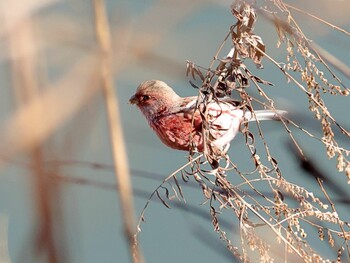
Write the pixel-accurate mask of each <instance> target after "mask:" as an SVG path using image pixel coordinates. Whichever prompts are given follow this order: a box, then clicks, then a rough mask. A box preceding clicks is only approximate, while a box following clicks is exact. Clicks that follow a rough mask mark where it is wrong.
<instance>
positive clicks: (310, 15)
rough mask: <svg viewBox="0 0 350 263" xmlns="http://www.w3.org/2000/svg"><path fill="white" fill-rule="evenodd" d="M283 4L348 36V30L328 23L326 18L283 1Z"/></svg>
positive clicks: (349, 34)
mask: <svg viewBox="0 0 350 263" xmlns="http://www.w3.org/2000/svg"><path fill="white" fill-rule="evenodd" d="M284 5H285V6H286V7H288V8H289V9H292V10H295V11H297V12H299V13H302V14H304V15H307V16H309V17H312V18H313V19H316V20H317V21H319V22H321V23H324V24H326V25H327V26H330V27H331V28H333V29H336V30H338V31H340V32H342V33H344V34H346V35H348V36H350V32H348V31H346V30H345V29H342V28H340V27H338V26H335V25H333V24H332V23H329V22H327V21H326V20H323V19H322V18H319V17H317V16H315V15H313V14H310V13H308V12H305V11H304V10H301V9H299V8H297V7H295V6H291V5H288V4H286V3H284Z"/></svg>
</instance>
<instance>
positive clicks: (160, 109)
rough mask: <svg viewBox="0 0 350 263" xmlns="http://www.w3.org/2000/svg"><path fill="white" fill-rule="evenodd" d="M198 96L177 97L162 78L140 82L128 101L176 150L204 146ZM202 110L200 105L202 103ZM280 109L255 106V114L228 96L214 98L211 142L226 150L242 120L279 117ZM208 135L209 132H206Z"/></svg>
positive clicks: (208, 119) (210, 110) (209, 118)
mask: <svg viewBox="0 0 350 263" xmlns="http://www.w3.org/2000/svg"><path fill="white" fill-rule="evenodd" d="M197 99H198V96H192V97H180V96H179V95H178V94H177V93H176V92H175V91H174V90H173V89H172V88H171V87H170V86H169V85H168V84H166V83H165V82H163V81H161V80H147V81H145V82H143V83H141V84H140V85H139V86H138V88H137V90H136V92H135V94H134V95H132V97H131V98H130V99H129V103H131V104H134V105H136V106H137V107H138V108H139V110H140V111H141V112H142V114H143V115H144V116H145V118H146V119H147V121H148V123H149V125H150V127H151V128H152V129H153V130H154V131H155V132H156V134H157V135H158V137H159V139H160V140H161V141H162V142H163V143H164V144H165V145H166V146H168V147H170V148H172V149H176V150H182V151H189V150H193V149H195V150H196V151H198V152H203V151H204V150H205V144H206V140H205V139H204V136H203V127H204V122H203V118H204V115H203V113H201V112H200V109H199V108H198V107H197ZM202 110H203V105H202ZM286 113H287V112H286V111H283V110H256V111H254V114H253V113H252V112H251V111H249V110H243V109H242V107H239V102H237V101H234V100H233V99H232V98H230V97H226V98H217V99H215V100H212V101H211V102H209V103H208V104H207V106H206V117H205V118H206V127H207V128H208V129H209V134H210V136H209V137H210V145H211V147H216V148H217V149H219V150H222V151H224V150H226V149H227V148H228V147H229V145H230V142H231V141H232V140H233V139H234V138H235V137H236V135H237V134H238V132H239V130H240V126H241V124H242V123H243V122H244V121H256V120H259V121H261V120H279V119H281V118H282V116H283V115H285V114H286ZM207 137H208V136H207Z"/></svg>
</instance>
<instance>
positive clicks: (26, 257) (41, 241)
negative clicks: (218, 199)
mask: <svg viewBox="0 0 350 263" xmlns="http://www.w3.org/2000/svg"><path fill="white" fill-rule="evenodd" d="M285 2H286V3H289V4H291V5H293V6H295V7H298V8H300V9H302V10H304V11H307V12H310V13H312V14H314V15H317V16H318V17H320V18H323V19H325V20H327V21H328V22H330V23H333V24H335V25H337V26H339V27H342V28H344V29H346V30H349V29H350V21H349V12H348V10H349V9H350V2H349V1H348V0H344V1H341V0H338V1H335V0H309V1H303V0H300V1H285ZM105 4H106V7H107V11H108V18H109V25H110V30H111V36H112V51H113V56H112V63H113V84H114V90H115V91H116V94H117V100H118V102H119V113H120V116H121V119H122V121H121V127H122V130H123V132H124V139H125V144H126V148H127V156H128V162H129V166H130V174H131V179H132V187H133V189H134V197H135V200H134V202H135V214H136V218H138V217H139V215H140V212H141V210H142V208H143V206H144V205H145V203H146V201H147V199H148V198H149V197H150V195H151V193H152V192H153V191H154V189H155V188H156V187H157V186H158V185H159V184H160V183H161V182H162V180H163V179H164V178H165V177H166V176H168V175H169V174H171V173H172V172H173V171H175V170H176V169H178V168H179V167H181V166H182V165H183V164H185V163H186V162H187V153H186V152H180V151H174V150H171V149H168V148H166V147H165V146H164V145H163V144H162V143H161V142H160V141H159V140H158V138H157V137H156V135H155V134H154V133H153V131H152V130H151V129H150V128H149V127H148V124H147V122H146V120H145V119H144V118H143V116H141V114H140V112H139V111H138V110H137V108H136V107H133V106H132V105H130V104H128V100H129V98H130V96H131V95H133V93H134V92H135V90H136V88H137V86H138V84H139V83H140V82H143V81H145V80H148V79H160V80H163V81H165V82H167V83H168V84H169V85H170V86H172V87H173V88H174V89H175V90H176V92H178V93H179V94H180V95H182V96H189V95H196V94H197V90H195V89H193V88H192V87H191V86H190V85H189V83H188V79H187V77H186V74H185V73H186V60H190V61H193V62H195V63H196V64H199V65H201V66H203V67H208V66H209V64H210V62H211V60H212V58H213V56H214V54H215V53H216V51H217V49H218V47H219V46H220V44H221V42H222V41H223V39H224V37H225V36H226V34H227V32H228V31H229V28H230V26H231V25H233V24H234V23H235V22H236V21H235V19H234V18H233V16H232V14H231V11H230V4H231V1H224V0H223V1H205V0H202V1H199V0H195V1H182V0H177V1H171V0H161V1H152V0H149V1H141V0H131V1H127V0H114V1H105ZM93 8H94V6H93V3H92V2H90V1H83V0H70V1H63V0H32V1H19V0H13V1H4V0H2V1H1V2H0V21H1V23H0V47H1V48H0V85H1V88H0V90H1V96H0V121H1V130H0V133H1V138H0V158H1V159H0V165H1V166H0V168H1V171H0V263H5V262H6V263H9V262H72V263H73V262H84V263H95V262H130V256H129V250H128V246H127V243H126V241H125V238H124V229H123V226H122V220H121V218H122V217H121V210H120V206H119V202H118V198H119V197H118V193H117V191H116V187H115V184H116V180H115V176H114V172H113V157H112V151H111V142H110V139H109V133H108V121H107V118H106V110H105V100H104V96H103V92H102V87H101V86H102V84H101V81H100V79H99V74H100V73H99V68H100V64H99V59H98V56H99V47H98V42H97V40H96V33H95V20H94V10H93ZM292 14H293V15H294V17H295V19H296V21H298V23H299V25H300V27H301V28H302V30H303V31H304V32H305V34H306V36H307V37H308V38H309V39H312V40H313V41H314V42H315V43H317V45H318V46H320V47H322V48H323V49H325V50H327V51H328V52H329V53H331V54H332V55H333V56H334V57H336V58H338V59H339V60H341V61H342V62H343V63H344V64H345V65H346V64H349V63H348V61H349V59H350V52H349V44H350V40H349V36H347V35H346V34H342V33H341V32H339V31H337V30H334V29H332V28H331V27H329V26H326V25H325V24H322V23H321V22H320V21H317V20H314V19H311V18H310V17H309V16H305V15H303V14H300V13H297V12H293V11H292ZM255 33H256V34H258V35H260V36H261V37H262V39H263V41H264V43H265V45H266V49H267V53H268V54H269V55H270V56H271V57H273V58H274V59H275V60H276V61H285V58H286V51H285V48H284V47H280V48H277V34H276V30H275V29H274V26H273V25H272V24H271V23H270V21H267V20H266V19H264V18H263V17H259V18H258V23H257V24H256V28H255ZM227 51H228V50H227ZM225 52H226V51H224V53H225ZM263 65H264V69H262V70H257V69H256V68H255V66H254V65H251V67H252V71H253V72H254V73H255V74H256V75H258V76H260V77H262V78H263V79H265V80H267V81H269V82H272V83H274V84H275V86H272V87H270V86H264V91H265V92H266V93H267V94H268V95H269V96H271V97H272V98H273V99H274V100H275V106H276V108H280V109H286V110H288V111H290V112H291V113H292V114H293V116H294V120H296V121H297V122H298V123H300V124H301V126H302V127H304V128H306V129H308V130H310V131H312V132H313V133H314V134H316V135H317V136H319V137H321V136H322V134H321V132H320V128H319V124H318V123H317V122H316V121H314V119H313V114H312V113H310V112H309V111H308V99H307V97H306V96H305V94H304V93H303V92H301V91H300V90H299V89H298V88H297V87H296V86H295V85H294V84H293V83H288V82H287V81H286V79H285V77H284V76H283V74H282V73H281V72H280V71H279V70H277V69H276V68H275V66H274V65H273V64H272V63H271V62H269V61H268V60H267V59H264V60H263ZM335 70H336V69H335ZM339 76H340V77H341V78H342V80H343V82H344V83H345V84H346V85H347V84H348V83H349V78H347V77H346V76H345V75H343V74H342V73H341V72H339ZM254 92H255V93H256V91H254V90H252V93H253V94H255V93H254ZM325 100H326V102H327V103H328V104H327V105H328V109H329V111H330V112H331V113H332V114H333V115H334V116H335V117H336V119H337V120H338V121H339V123H341V124H342V125H343V126H344V127H347V128H348V129H349V127H350V120H349V116H348V114H347V110H348V105H349V102H348V98H346V97H341V96H330V95H328V96H326V97H325ZM262 127H263V129H264V134H265V137H266V140H267V141H268V143H269V146H270V150H271V152H272V154H273V156H275V157H276V158H277V160H278V163H279V166H280V169H281V170H282V172H283V175H284V176H285V177H286V178H288V180H290V181H292V182H295V183H296V184H298V185H302V186H305V187H306V188H308V189H309V190H310V191H315V192H317V191H318V189H317V187H316V186H317V185H316V184H315V183H314V180H313V179H312V178H310V177H309V176H307V175H305V173H304V172H303V171H302V170H301V169H300V168H299V164H298V162H297V161H296V160H295V158H294V155H293V153H292V152H291V151H290V148H288V142H289V137H288V134H287V132H286V131H285V130H284V129H283V128H282V126H281V125H280V124H278V123H273V124H271V123H269V124H263V125H262ZM252 131H253V132H254V131H255V132H256V129H254V128H253V129H252ZM292 132H293V133H294V135H295V136H296V138H297V139H298V140H299V142H301V145H302V146H303V148H304V150H305V152H306V154H307V155H308V156H309V157H310V158H311V159H312V160H313V161H315V162H316V163H317V165H318V167H319V169H320V170H322V171H323V173H324V174H326V175H328V176H329V178H331V180H332V182H333V183H335V184H336V185H338V186H339V187H340V189H342V190H344V192H345V193H346V192H347V188H348V186H347V179H346V178H345V176H343V175H342V174H340V173H338V172H337V171H336V168H335V165H336V162H335V161H334V160H328V158H327V155H326V152H325V149H324V147H323V145H322V144H321V143H320V142H319V141H317V140H314V139H312V138H310V137H308V136H306V135H305V134H303V133H301V132H300V131H298V130H296V129H293V128H292ZM338 135H339V134H336V136H338ZM340 142H341V143H342V144H343V147H347V148H348V149H349V146H350V145H349V141H348V140H347V141H346V140H343V141H342V140H340ZM230 156H231V158H232V161H233V162H234V163H236V164H237V165H238V166H239V167H240V168H241V169H242V170H249V169H251V168H252V162H251V160H250V155H249V153H248V151H247V149H246V146H245V142H244V139H243V136H237V137H236V139H235V140H234V142H232V143H231V149H230ZM181 185H182V187H183V191H184V196H185V199H186V204H184V203H183V202H182V203H179V202H175V201H174V203H171V209H167V208H166V207H165V206H164V205H162V204H161V202H159V200H158V199H157V198H153V201H152V202H151V203H150V205H149V207H148V208H147V211H146V214H145V220H146V221H145V223H143V224H142V225H141V226H142V232H141V233H140V235H139V237H140V240H139V244H140V247H141V250H142V252H143V254H144V258H145V259H146V262H168V263H173V262H174V263H175V262H214V261H215V262H218V263H219V262H232V258H231V256H230V254H229V253H228V252H227V251H226V249H225V244H224V243H223V242H221V241H220V240H219V237H218V236H217V235H216V233H215V232H214V231H213V226H212V224H211V219H210V217H209V207H208V205H205V204H204V205H201V203H202V202H203V201H204V199H203V196H202V192H201V190H200V189H199V188H198V186H197V185H195V184H185V183H181ZM333 189H334V188H333ZM329 190H330V192H331V193H332V197H334V198H333V199H332V200H333V201H334V202H336V204H337V205H338V208H339V209H340V211H341V213H342V215H344V216H345V218H344V220H345V221H350V218H349V219H346V217H349V216H348V215H349V210H348V209H347V203H346V202H347V198H346V196H343V195H342V194H339V193H342V192H341V191H340V192H339V189H338V190H336V191H333V192H332V187H330V188H329ZM344 202H345V203H344ZM227 224H228V225H227V228H228V229H232V232H230V233H228V235H230V236H232V239H233V240H236V241H237V242H238V243H237V245H238V244H239V242H240V240H239V238H238V239H235V235H236V234H237V233H235V232H234V226H232V225H231V224H230V222H229V221H228V222H227ZM330 252H331V251H327V250H325V251H323V252H322V253H324V255H325V256H327V254H328V253H330Z"/></svg>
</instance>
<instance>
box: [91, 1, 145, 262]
mask: <svg viewBox="0 0 350 263" xmlns="http://www.w3.org/2000/svg"><path fill="white" fill-rule="evenodd" d="M93 4H94V12H95V26H96V35H97V40H98V43H99V46H100V49H101V59H102V61H101V69H100V70H101V71H100V73H101V77H102V88H103V92H104V97H105V104H106V111H107V117H108V125H109V133H110V140H111V143H112V154H113V159H114V164H115V170H114V172H115V176H116V179H117V182H118V186H119V194H120V204H121V208H122V209H121V214H122V216H123V221H124V231H125V235H126V239H127V242H128V245H129V250H130V255H131V258H132V260H133V262H135V263H138V262H143V259H142V257H141V253H140V250H139V247H138V243H137V241H136V240H135V241H134V230H135V217H134V205H133V195H132V188H131V180H130V175H129V166H128V160H127V155H126V150H125V143H124V136H123V131H122V128H121V118H120V114H119V110H118V109H119V106H118V101H117V99H116V94H115V92H114V89H113V80H112V60H111V58H112V48H111V35H110V30H109V25H108V20H107V14H106V9H105V6H104V1H103V0H94V1H93Z"/></svg>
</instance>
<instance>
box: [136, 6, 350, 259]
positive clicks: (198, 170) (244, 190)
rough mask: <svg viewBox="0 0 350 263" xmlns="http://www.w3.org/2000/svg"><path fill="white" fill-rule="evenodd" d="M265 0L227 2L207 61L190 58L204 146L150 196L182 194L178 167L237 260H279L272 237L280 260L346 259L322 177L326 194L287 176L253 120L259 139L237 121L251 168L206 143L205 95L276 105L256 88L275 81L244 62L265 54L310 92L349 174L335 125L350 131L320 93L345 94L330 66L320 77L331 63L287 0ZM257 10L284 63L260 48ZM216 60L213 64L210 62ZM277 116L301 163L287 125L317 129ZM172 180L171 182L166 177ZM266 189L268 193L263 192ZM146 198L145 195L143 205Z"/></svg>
mask: <svg viewBox="0 0 350 263" xmlns="http://www.w3.org/2000/svg"><path fill="white" fill-rule="evenodd" d="M263 3H264V5H261V6H264V8H259V7H258V5H257V4H256V7H254V8H253V6H252V4H250V3H248V1H235V3H234V4H233V5H232V6H231V9H232V14H233V16H234V17H235V19H236V20H237V22H236V23H235V24H234V25H233V26H231V27H230V30H229V33H228V35H227V36H226V38H225V39H224V42H223V44H222V45H221V46H220V48H219V50H218V52H217V54H215V56H214V60H213V61H212V63H211V65H210V66H209V68H204V67H201V66H199V65H196V64H195V63H193V62H188V63H187V75H189V76H192V78H193V80H194V81H195V80H197V79H200V81H201V85H200V86H199V85H196V84H195V83H194V82H192V81H191V84H192V86H194V87H196V88H198V90H199V95H198V101H197V107H198V109H199V110H200V111H201V114H202V116H203V122H204V124H203V136H204V141H205V143H206V145H207V147H206V148H205V149H206V150H204V152H203V155H202V154H201V155H199V154H198V153H196V152H195V151H194V150H193V151H190V156H189V163H188V164H186V165H185V166H183V167H181V168H180V169H179V170H177V171H175V172H174V173H173V174H171V175H170V176H169V177H168V178H167V179H165V180H164V182H163V183H162V184H161V185H160V186H159V187H158V188H157V189H156V190H155V192H154V193H153V195H154V194H156V195H157V196H158V198H159V199H160V200H161V201H162V202H163V204H164V205H165V206H167V207H169V206H170V204H169V203H168V201H167V200H170V199H171V198H170V196H172V194H171V193H173V196H175V197H177V198H178V199H180V200H181V199H183V192H182V190H181V187H180V184H179V182H178V179H177V176H178V174H180V173H181V176H182V179H183V181H185V182H187V181H189V180H191V179H192V180H194V181H195V182H197V183H198V184H199V186H200V188H201V190H202V192H203V196H204V197H205V199H206V202H205V203H208V204H209V205H210V216H211V218H212V224H213V226H214V230H215V231H216V232H217V233H218V234H219V236H220V238H221V239H222V240H223V241H225V242H226V246H227V248H228V249H229V250H230V251H231V252H232V254H233V255H234V256H235V257H237V258H238V259H239V260H241V261H243V262H254V258H255V257H258V258H259V260H260V261H261V262H273V261H274V260H276V261H278V262H280V261H279V260H278V259H276V254H278V253H279V252H280V251H277V252H276V251H274V249H273V245H272V244H274V243H273V242H276V243H277V244H278V243H281V246H280V248H282V249H283V248H285V249H286V251H287V252H288V253H286V254H284V253H282V255H281V253H279V254H280V256H281V258H284V260H285V261H287V259H289V258H292V259H293V258H294V259H297V260H298V261H305V262H331V260H335V261H340V260H342V259H344V258H346V260H349V258H350V249H349V245H348V241H347V240H348V238H349V237H350V232H349V224H348V223H347V222H345V221H344V220H342V219H341V218H340V217H339V216H338V213H337V211H336V209H335V206H334V204H333V202H332V201H331V200H330V199H329V196H328V195H327V193H326V191H325V190H324V188H323V186H322V181H321V180H320V179H318V181H317V182H318V184H319V186H320V188H321V191H322V192H323V193H324V194H325V196H326V201H323V200H321V198H320V197H316V196H315V195H314V194H313V193H312V192H310V191H308V190H307V189H306V188H305V187H303V186H300V185H296V184H293V183H291V182H288V181H287V180H286V179H285V178H284V177H283V171H281V170H280V169H279V166H278V161H277V159H276V158H275V157H274V156H273V155H272V153H271V151H270V149H269V147H268V143H267V142H266V140H265V138H264V134H263V131H262V129H261V127H260V124H259V122H257V123H256V125H257V127H258V131H259V134H258V135H259V136H258V137H257V138H256V136H254V135H253V133H252V132H251V131H250V130H249V127H248V125H247V123H244V124H243V125H242V127H241V131H242V133H243V134H244V136H245V139H246V145H247V147H248V150H249V152H250V154H251V156H252V160H253V162H254V165H255V169H254V171H252V172H243V171H241V170H240V169H239V168H238V167H237V165H235V164H234V163H233V162H232V161H231V159H230V157H229V155H228V154H227V151H221V150H218V149H212V148H211V147H210V145H211V144H210V142H211V139H212V136H211V134H210V131H209V130H210V129H209V128H208V127H209V125H210V123H209V120H208V116H207V115H206V111H205V109H206V106H207V105H208V103H210V102H211V101H213V100H214V101H215V100H216V99H217V98H220V97H223V96H236V97H239V99H240V106H241V107H242V109H244V110H250V111H252V112H253V114H254V106H253V102H254V103H260V104H261V105H262V106H263V107H265V108H267V109H272V110H273V109H275V108H274V101H273V100H272V99H271V98H270V97H268V96H267V94H266V93H265V92H264V89H263V88H262V85H273V84H272V83H270V82H268V81H266V80H263V79H262V78H260V77H258V76H256V75H254V74H253V73H252V72H251V70H249V69H248V67H247V66H246V65H245V62H246V61H247V60H251V61H253V63H254V64H255V65H256V66H257V68H258V69H260V68H262V59H263V58H264V57H265V58H267V59H269V60H271V61H272V62H273V63H274V64H275V65H276V67H277V68H276V70H277V69H278V70H281V71H282V73H283V74H285V76H286V77H287V80H288V81H293V82H294V83H295V84H296V86H297V87H298V88H300V89H301V90H302V91H303V92H305V95H306V96H307V98H308V99H309V109H310V110H311V111H312V112H314V113H315V118H316V119H317V120H319V121H320V124H321V129H322V132H323V137H322V138H320V139H319V141H321V142H322V143H323V144H324V145H325V147H326V152H327V155H328V157H329V158H333V157H335V156H336V157H337V161H338V164H337V169H338V171H340V172H344V171H345V173H346V175H347V176H348V178H349V180H350V162H349V160H348V159H347V156H348V154H349V150H347V149H345V148H342V147H340V146H339V143H338V142H337V139H336V137H335V135H334V129H340V131H341V132H342V133H343V134H344V135H346V136H348V137H350V136H349V132H348V131H347V130H346V129H345V128H343V127H342V126H341V125H339V124H338V123H337V121H336V120H335V119H334V117H333V116H332V115H331V113H330V112H329V111H328V110H327V106H326V104H325V102H324V100H323V95H324V94H330V95H342V96H346V95H348V93H349V89H347V88H346V87H345V86H344V85H343V83H342V82H341V81H340V79H339V78H338V77H337V76H336V74H335V73H333V72H332V71H328V73H327V74H331V75H332V77H333V79H335V80H336V82H337V84H333V83H331V82H330V81H329V80H328V79H327V78H326V77H325V75H326V74H325V73H324V72H323V71H321V70H320V67H325V68H326V70H329V67H328V66H327V65H326V63H325V62H324V61H323V60H322V58H321V57H320V56H319V55H318V53H317V50H316V49H314V48H313V47H312V45H311V44H310V42H309V41H308V40H307V38H306V37H305V36H304V34H303V32H302V31H301V29H300V28H299V27H298V25H297V23H296V22H295V21H294V19H293V18H292V16H291V14H290V12H289V10H288V8H287V7H286V5H284V4H283V2H282V1H267V0H266V1H263ZM256 10H258V11H259V12H260V13H261V14H263V15H265V16H266V17H267V18H270V19H271V21H273V22H274V24H275V26H276V29H277V32H278V36H279V39H278V45H279V46H281V45H282V44H285V45H286V51H287V55H286V62H285V63H284V65H283V66H281V64H282V63H277V62H276V61H274V60H273V59H272V57H270V56H269V55H268V54H266V50H265V45H264V43H263V40H262V37H260V36H258V35H256V34H255V33H254V25H255V23H256V22H257V11H256ZM272 14H273V15H272ZM229 39H230V40H231V49H230V50H229V52H228V54H227V55H226V56H225V57H224V58H222V59H219V58H218V57H219V55H220V54H221V53H222V52H223V48H224V46H225V43H226V42H227V41H228V40H229ZM214 65H216V67H215V68H214ZM297 75H299V76H300V79H301V80H302V82H303V84H302V83H299V82H298V81H297V80H296V78H295V77H294V76H297ZM251 88H254V89H256V90H257V91H258V93H259V95H260V98H255V97H253V96H251V95H250V93H249V90H250V89H251ZM280 121H281V126H283V127H284V128H285V130H286V131H287V132H288V135H289V136H290V138H291V141H292V143H293V144H294V145H295V148H296V149H297V152H298V156H300V159H301V161H303V162H307V160H306V158H305V156H304V154H303V152H302V150H301V146H300V145H299V144H298V143H297V141H296V140H295V138H294V136H293V134H292V132H291V131H290V129H289V128H288V125H294V126H296V127H298V128H299V129H300V130H302V131H303V132H304V133H305V134H307V135H309V136H311V137H313V138H315V136H313V135H312V134H311V133H310V132H308V131H307V130H305V129H303V128H302V127H299V126H298V125H296V124H295V123H294V122H293V121H291V120H288V119H286V118H284V117H283V118H282V117H281V120H280ZM257 139H259V140H261V141H262V143H263V145H264V152H258V150H257V147H256V146H255V144H256V140H257ZM263 155H265V156H266V159H267V160H268V163H267V164H266V163H264V161H263V160H264V159H265V158H262V157H261V156H263ZM206 163H207V164H206ZM208 164H209V165H208ZM186 167H190V169H188V168H186ZM309 172H312V171H309ZM233 177H235V178H237V177H239V178H240V179H241V182H240V183H233V182H232V178H233ZM171 180H174V182H173V183H171V182H172V181H171ZM165 183H170V184H171V185H172V188H171V190H169V189H168V188H167V187H165V186H164V185H165ZM161 189H163V190H165V197H164V196H163V195H162V194H161V193H160V190H161ZM262 189H263V190H262ZM266 191H268V192H269V193H270V195H266V194H265V193H266ZM263 192H264V193H263ZM252 193H253V194H252ZM153 195H152V196H153ZM326 202H327V203H329V204H326ZM147 205H148V202H147V204H146V206H145V208H146V207H147ZM144 212H145V210H144V211H143V212H142V216H141V219H143V216H144ZM224 212H226V213H227V212H228V213H229V214H230V215H231V216H232V215H233V216H234V218H236V220H237V221H238V222H239V229H240V231H239V232H240V238H241V246H240V247H239V246H238V245H237V244H234V243H233V240H232V238H230V235H228V234H227V230H224V228H223V227H222V225H221V224H220V214H221V213H224ZM139 227H140V225H139ZM261 228H264V233H268V234H264V235H262V234H261V233H260V229H261ZM336 229H337V230H336ZM267 236H270V239H271V240H270V239H268V238H266V237H267ZM310 237H318V238H319V241H321V242H328V244H329V246H330V247H335V249H336V251H337V252H336V253H335V254H336V255H334V257H333V258H330V259H324V258H323V256H322V255H321V254H320V253H319V252H317V251H316V250H315V249H314V248H313V245H314V243H313V242H310V239H309V238H310ZM272 240H273V241H272ZM271 242H272V243H271ZM233 244H234V245H233ZM282 244H283V245H282ZM253 251H254V252H253Z"/></svg>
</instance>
